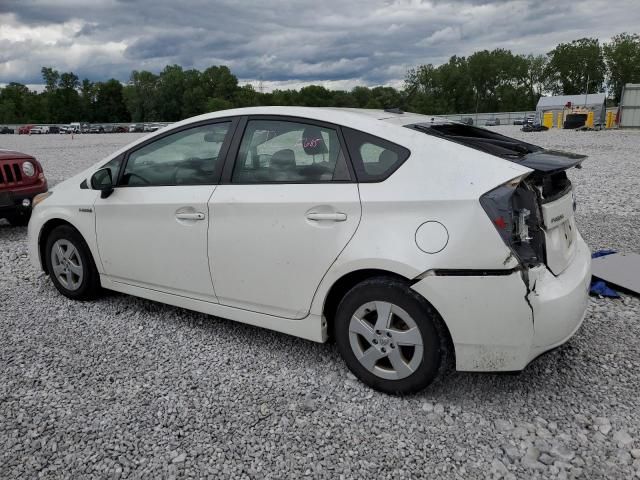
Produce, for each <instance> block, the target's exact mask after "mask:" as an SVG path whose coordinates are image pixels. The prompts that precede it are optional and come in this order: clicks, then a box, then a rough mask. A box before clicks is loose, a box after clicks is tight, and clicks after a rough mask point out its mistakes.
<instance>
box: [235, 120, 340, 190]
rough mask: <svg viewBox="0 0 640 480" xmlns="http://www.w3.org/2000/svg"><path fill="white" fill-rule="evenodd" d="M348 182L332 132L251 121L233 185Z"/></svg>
mask: <svg viewBox="0 0 640 480" xmlns="http://www.w3.org/2000/svg"><path fill="white" fill-rule="evenodd" d="M348 180H350V177H349V171H348V170H347V163H346V160H345V157H344V154H343V152H342V148H341V147H340V141H339V139H338V134H337V132H336V131H335V130H333V129H330V128H325V127H320V126H317V125H310V124H305V123H299V122H289V121H280V120H251V121H249V122H248V123H247V127H246V129H245V131H244V135H243V137H242V142H241V144H240V150H239V152H238V158H237V159H236V163H235V166H234V169H233V176H232V182H233V183H277V182H289V183H322V182H331V181H348Z"/></svg>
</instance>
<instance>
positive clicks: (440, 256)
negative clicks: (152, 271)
mask: <svg viewBox="0 0 640 480" xmlns="http://www.w3.org/2000/svg"><path fill="white" fill-rule="evenodd" d="M404 130H406V131H407V133H404V132H400V134H399V135H398V136H400V135H402V136H403V137H404V138H402V139H396V141H397V142H398V143H401V142H402V143H401V144H403V145H405V146H407V147H408V148H409V149H410V150H411V155H410V157H409V158H408V159H407V161H406V162H405V163H404V164H403V165H402V166H401V167H400V168H399V169H398V170H397V171H396V172H395V173H393V174H392V175H391V177H389V178H388V179H387V180H385V181H383V182H380V183H361V184H360V185H359V189H360V199H361V202H362V219H361V222H360V225H359V227H358V230H357V231H356V233H355V235H354V237H353V239H352V240H351V242H349V244H348V245H347V247H346V248H345V249H344V251H343V252H342V254H341V255H340V257H339V258H338V259H337V260H336V262H335V263H334V264H333V265H332V267H331V269H330V270H329V272H327V275H326V276H325V277H324V279H323V281H322V283H321V285H320V287H319V288H318V292H317V294H316V297H315V298H314V304H313V306H312V312H313V313H315V314H321V313H322V308H323V304H324V298H325V297H326V294H327V293H328V291H329V289H330V288H331V286H332V285H333V284H334V283H335V282H336V281H337V280H338V279H339V278H340V277H342V276H343V275H345V274H347V273H349V272H352V271H355V270H360V269H371V268H373V269H381V270H387V271H390V272H394V273H397V274H399V275H402V276H404V277H405V278H409V279H413V278H415V277H417V276H419V275H421V274H422V273H424V272H426V271H428V270H431V269H510V268H513V267H515V266H516V265H517V261H516V259H515V258H514V257H513V256H512V255H511V251H510V250H509V249H508V248H507V246H506V245H505V244H504V242H503V241H502V239H501V238H500V236H499V235H498V233H497V231H496V229H495V227H494V226H493V224H492V223H491V221H490V220H489V218H488V217H487V214H486V213H485V211H484V210H483V209H482V207H481V205H480V202H479V197H480V196H481V195H482V194H484V193H485V192H487V191H489V190H491V189H492V188H494V187H496V186H497V185H500V184H502V183H504V182H506V181H508V180H510V179H512V178H515V177H518V176H520V175H522V174H525V173H528V172H529V171H530V170H529V169H527V168H524V167H520V166H518V165H516V164H513V163H510V162H507V161H505V160H502V159H500V158H497V157H493V156H491V155H488V154H485V153H482V152H479V151H476V150H473V149H470V148H467V147H463V146H461V145H458V144H455V143H452V142H448V141H443V140H440V139H437V138H434V137H430V136H428V135H426V134H423V133H419V132H416V133H414V132H412V131H411V130H409V129H404ZM386 138H389V139H391V138H390V136H386ZM391 140H392V141H393V139H391ZM427 221H438V222H440V223H441V224H443V225H444V226H445V227H446V229H447V232H448V242H447V244H446V247H445V248H444V249H442V250H441V251H440V252H438V253H425V252H423V251H422V250H420V249H419V248H418V246H417V244H416V240H415V236H416V231H417V229H418V227H419V226H420V225H422V224H423V223H424V222H427Z"/></svg>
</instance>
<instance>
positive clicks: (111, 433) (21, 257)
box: [0, 127, 640, 479]
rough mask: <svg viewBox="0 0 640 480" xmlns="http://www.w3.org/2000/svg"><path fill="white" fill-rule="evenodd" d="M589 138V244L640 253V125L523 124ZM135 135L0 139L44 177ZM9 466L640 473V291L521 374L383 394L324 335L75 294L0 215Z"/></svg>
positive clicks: (596, 304) (201, 472) (4, 429)
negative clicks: (39, 167) (61, 287)
mask: <svg viewBox="0 0 640 480" xmlns="http://www.w3.org/2000/svg"><path fill="white" fill-rule="evenodd" d="M496 129H497V130H498V131H501V132H505V133H507V134H513V135H516V136H518V137H522V138H526V139H528V140H529V141H532V142H533V143H538V144H541V145H544V146H547V147H554V148H560V149H566V150H571V151H577V152H582V153H586V154H589V155H590V157H591V158H590V159H589V160H587V161H586V162H585V164H584V168H583V169H582V170H575V169H574V170H572V171H571V173H570V175H571V177H572V180H573V181H574V184H575V185H576V189H577V196H578V201H579V206H578V223H579V226H580V228H581V231H582V233H583V235H584V236H585V238H586V240H587V242H588V243H589V244H590V246H591V247H592V248H593V249H598V248H604V247H607V248H615V249H619V250H623V251H636V252H638V251H640V246H639V237H638V233H637V232H638V230H639V229H640V213H639V212H640V208H639V203H638V202H639V200H638V192H639V189H638V184H639V180H638V179H639V169H640V167H639V166H638V165H639V164H638V157H637V151H638V147H639V146H640V132H639V131H635V132H633V131H625V132H618V131H610V132H588V133H587V132H584V133H583V132H558V131H550V132H546V133H533V134H524V133H521V132H518V131H517V129H516V128H513V127H498V128H496ZM135 137H136V135H135V134H120V135H103V136H99V135H85V136H77V137H76V138H75V139H74V140H71V139H70V137H68V136H58V135H55V136H53V135H52V136H47V137H35V136H34V137H26V136H17V135H16V136H2V137H0V142H1V143H2V144H3V146H4V147H10V148H16V149H18V150H21V151H24V152H28V153H31V154H34V155H35V156H36V157H37V158H38V159H40V161H41V162H42V163H43V166H44V169H45V171H46V173H47V176H48V177H49V179H50V181H51V184H55V183H57V182H58V181H60V180H62V179H64V178H66V177H68V176H70V175H71V174H73V173H74V172H77V171H79V170H81V169H83V168H84V167H86V166H88V165H91V164H93V163H94V162H95V161H97V160H99V159H100V158H102V157H103V156H104V155H106V154H107V153H109V152H111V151H113V150H114V149H115V148H116V147H118V146H120V145H123V144H125V143H128V142H129V141H131V140H132V139H134V138H135ZM0 292H1V301H0V342H1V343H0V348H1V350H0V478H3V479H5V478H34V477H47V478H80V477H83V478H178V477H180V478H184V477H198V478H204V477H211V478H221V477H233V478H262V477H265V478H283V477H293V478H295V477H301V476H310V477H315V478H417V477H429V478H465V479H466V478H511V479H513V478H589V479H594V478H616V479H617V478H632V477H633V476H634V475H636V476H639V477H640V417H639V416H638V411H639V407H640V399H639V396H638V392H639V388H640V381H639V380H640V379H639V374H638V369H639V368H640V355H639V353H640V324H639V322H638V320H639V319H640V300H639V299H638V297H633V296H627V295H625V296H624V297H623V298H622V299H621V300H607V299H600V298H593V299H592V300H591V304H590V307H589V311H588V314H587V318H586V321H585V324H584V327H583V328H582V329H581V330H580V331H579V332H578V334H577V335H576V336H575V337H574V338H573V339H572V340H571V341H570V342H569V343H568V344H567V345H565V346H564V347H562V348H561V349H559V350H556V351H554V352H552V353H550V354H548V355H546V356H543V357H541V358H540V359H538V360H537V361H535V362H534V363H533V364H532V365H530V366H529V367H528V368H527V369H526V370H525V371H524V372H522V373H521V374H519V375H515V376H511V375H490V374H465V373H454V374H452V375H451V376H449V377H447V378H446V379H445V380H444V381H443V382H441V383H440V384H438V385H437V386H435V387H433V388H430V389H428V390H426V391H424V392H423V393H421V394H418V395H415V396H410V397H405V398H397V397H389V396H386V395H383V394H379V393H376V392H374V391H372V390H370V389H368V388H367V387H365V386H364V385H362V384H360V383H359V382H358V381H356V380H355V378H354V377H353V376H352V375H351V374H350V373H348V371H347V369H346V367H345V366H344V364H343V363H342V361H341V360H340V358H339V356H338V352H337V350H336V347H335V345H320V344H315V343H311V342H307V341H304V340H300V339H296V338H293V337H289V336H287V335H283V334H277V333H273V332H269V331H266V330H261V329H258V328H253V327H250V326H247V325H242V324H239V323H234V322H231V321H225V320H219V319H216V318H213V317H208V316H205V315H201V314H198V313H193V312H189V311H186V310H182V309H178V308H173V307H169V306H165V305H161V304H158V303H153V302H149V301H146V300H141V299H136V298H133V297H127V296H123V295H118V294H108V295H106V296H104V297H103V298H101V299H100V300H99V301H96V302H94V303H78V302H72V301H69V300H67V299H65V298H64V297H62V296H61V295H59V294H58V293H57V292H56V291H55V289H54V287H53V285H52V284H51V282H50V281H49V280H48V279H47V278H46V277H44V276H43V275H42V274H41V273H40V272H38V271H36V270H35V269H33V268H32V267H31V266H30V264H29V262H28V259H27V246H26V229H25V228H12V227H9V226H8V225H6V224H1V225H0Z"/></svg>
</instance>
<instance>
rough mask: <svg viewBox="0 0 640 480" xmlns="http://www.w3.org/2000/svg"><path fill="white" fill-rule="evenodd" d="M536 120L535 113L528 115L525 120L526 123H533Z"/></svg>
mask: <svg viewBox="0 0 640 480" xmlns="http://www.w3.org/2000/svg"><path fill="white" fill-rule="evenodd" d="M535 121H536V116H535V115H527V117H526V118H525V120H524V125H533V124H534V123H535Z"/></svg>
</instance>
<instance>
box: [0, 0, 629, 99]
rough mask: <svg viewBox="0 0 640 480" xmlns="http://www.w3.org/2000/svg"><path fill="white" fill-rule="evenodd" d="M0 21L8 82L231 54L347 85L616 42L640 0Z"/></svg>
mask: <svg viewBox="0 0 640 480" xmlns="http://www.w3.org/2000/svg"><path fill="white" fill-rule="evenodd" d="M93 3H95V5H94V4H93ZM605 19H606V21H605ZM0 25H1V26H2V28H0V83H3V82H4V83H6V82H9V81H21V82H25V83H39V81H40V68H41V67H42V66H45V65H46V66H53V67H54V68H57V69H59V70H65V71H68V70H72V71H74V72H75V73H76V74H79V75H80V76H81V77H88V78H90V79H93V80H98V79H105V78H108V77H115V78H118V79H120V80H127V79H128V77H129V73H130V72H131V71H132V70H134V69H136V70H141V69H148V70H152V71H156V72H157V71H159V70H160V69H162V68H163V67H164V66H165V65H167V64H173V63H177V64H180V65H182V66H183V67H185V68H200V69H203V68H206V67H208V66H210V65H216V64H225V65H228V66H229V67H230V68H231V69H232V71H233V72H234V73H235V74H236V75H237V76H238V77H239V78H241V79H255V80H258V79H261V80H263V81H265V82H268V84H269V85H270V86H273V85H278V84H279V83H278V82H287V84H290V82H298V83H308V82H314V81H316V82H318V81H326V82H334V83H332V85H334V84H335V85H340V86H346V85H349V84H355V83H365V84H370V85H377V84H399V83H400V82H401V81H402V79H403V77H404V74H405V73H406V70H407V69H408V68H410V67H412V66H415V65H418V64H422V63H434V64H439V63H442V62H444V61H446V60H447V59H448V57H449V56H451V55H454V54H455V55H468V54H470V53H472V52H473V51H476V50H480V49H485V48H486V49H493V48H498V47H502V48H509V49H512V50H513V51H515V52H517V53H546V52H547V51H549V50H551V49H552V48H553V47H554V46H555V45H556V44H557V43H558V42H561V41H569V40H573V39H576V38H581V37H584V36H590V37H598V38H601V39H603V40H604V39H607V38H608V37H610V36H611V35H613V34H615V33H618V32H621V31H637V30H638V27H637V26H638V25H640V9H639V8H638V7H637V0H618V1H616V2H604V1H600V0H581V1H575V0H565V1H563V0H558V1H554V2H551V1H548V2H547V1H540V0H535V1H534V0H493V1H473V0H464V1H455V0H449V1H447V0H431V1H422V2H421V1H417V0H380V1H374V0H351V1H349V2H345V1H344V0H326V1H325V2H311V1H307V0H289V1H282V0H272V1H270V2H262V1H257V0H244V1H242V2H238V1H236V0H218V1H208V0H195V1H189V2H184V1H176V0H139V1H135V0H130V1H124V0H105V1H101V2H87V1H86V0H53V1H52V0H48V1H44V0H43V1H34V2H31V1H25V0H18V1H16V0H1V1H0Z"/></svg>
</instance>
